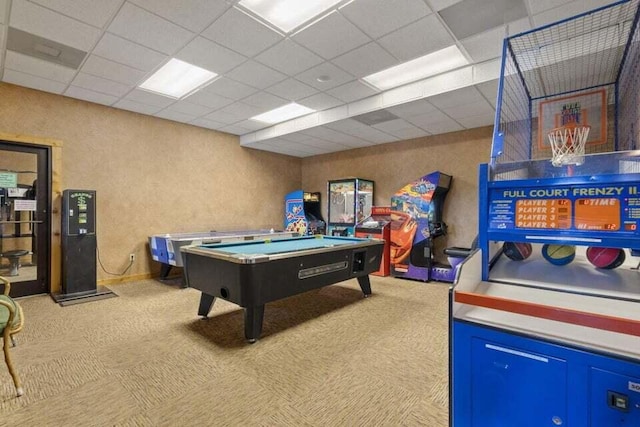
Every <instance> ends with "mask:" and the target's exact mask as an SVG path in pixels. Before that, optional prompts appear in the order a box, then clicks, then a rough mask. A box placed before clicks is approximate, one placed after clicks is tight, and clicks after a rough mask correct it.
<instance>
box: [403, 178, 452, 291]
mask: <svg viewBox="0 0 640 427" xmlns="http://www.w3.org/2000/svg"><path fill="white" fill-rule="evenodd" d="M451 181H452V177H451V176H450V175H446V174H443V173H441V172H432V173H430V174H428V175H425V176H423V177H422V178H420V179H419V180H417V181H414V182H411V183H409V184H407V185H405V186H404V187H402V188H401V189H400V190H399V191H398V192H396V194H395V195H393V196H392V197H391V218H392V222H391V275H392V276H394V277H403V278H407V279H416V280H423V281H427V282H428V281H430V280H441V281H446V282H453V281H454V279H455V275H456V271H457V268H456V267H457V262H460V261H462V259H463V258H462V259H461V258H458V257H450V258H449V260H450V262H451V261H454V265H453V266H451V265H446V264H443V263H438V262H436V261H435V259H434V250H433V243H434V242H433V241H434V239H436V238H437V237H439V236H444V235H445V234H446V232H447V225H446V224H445V223H444V221H443V220H442V209H443V207H444V201H445V198H446V196H447V193H448V192H449V187H450V186H451Z"/></svg>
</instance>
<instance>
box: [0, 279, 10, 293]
mask: <svg viewBox="0 0 640 427" xmlns="http://www.w3.org/2000/svg"><path fill="white" fill-rule="evenodd" d="M0 282H2V284H3V285H4V294H5V295H7V296H9V291H10V290H11V282H9V280H8V279H5V278H4V277H2V276H0Z"/></svg>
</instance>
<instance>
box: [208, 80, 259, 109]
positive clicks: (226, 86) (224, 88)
mask: <svg viewBox="0 0 640 427" xmlns="http://www.w3.org/2000/svg"><path fill="white" fill-rule="evenodd" d="M203 91H206V92H210V93H215V94H216V95H220V96H224V97H225V98H230V99H233V100H238V99H242V98H245V97H247V96H249V95H251V94H252V93H256V92H257V91H258V89H256V88H254V87H251V86H248V85H246V84H244V83H240V82H236V81H235V80H231V79H228V78H226V77H220V78H218V79H216V80H214V81H213V82H212V83H211V84H209V85H207V87H205V88H204V89H203ZM203 105H206V104H203Z"/></svg>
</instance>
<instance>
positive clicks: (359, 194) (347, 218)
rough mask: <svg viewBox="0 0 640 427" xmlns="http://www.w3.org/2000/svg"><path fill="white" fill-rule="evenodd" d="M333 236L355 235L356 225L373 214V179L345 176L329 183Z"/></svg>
mask: <svg viewBox="0 0 640 427" xmlns="http://www.w3.org/2000/svg"><path fill="white" fill-rule="evenodd" d="M328 193H329V227H328V229H327V234H328V235H331V236H353V235H354V232H355V226H356V224H357V223H359V222H361V221H362V220H363V219H365V218H366V217H368V216H369V215H371V206H373V181H369V180H367V179H360V178H345V179H338V180H335V181H329V183H328Z"/></svg>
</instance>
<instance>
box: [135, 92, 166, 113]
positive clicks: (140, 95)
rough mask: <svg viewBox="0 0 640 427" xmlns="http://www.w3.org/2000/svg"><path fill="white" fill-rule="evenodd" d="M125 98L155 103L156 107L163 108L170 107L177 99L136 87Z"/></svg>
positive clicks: (150, 103)
mask: <svg viewBox="0 0 640 427" xmlns="http://www.w3.org/2000/svg"><path fill="white" fill-rule="evenodd" d="M125 99H128V100H130V101H134V102H139V103H141V104H147V105H153V106H154V107H159V108H158V109H157V110H156V112H157V111H158V110H160V109H161V108H165V107H168V106H169V105H171V104H173V103H174V102H175V101H176V100H175V99H173V98H167V97H166V96H161V95H156V94H155V93H151V92H147V91H146V90H142V89H134V90H132V91H131V92H129V93H128V94H127V96H126V97H125Z"/></svg>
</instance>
